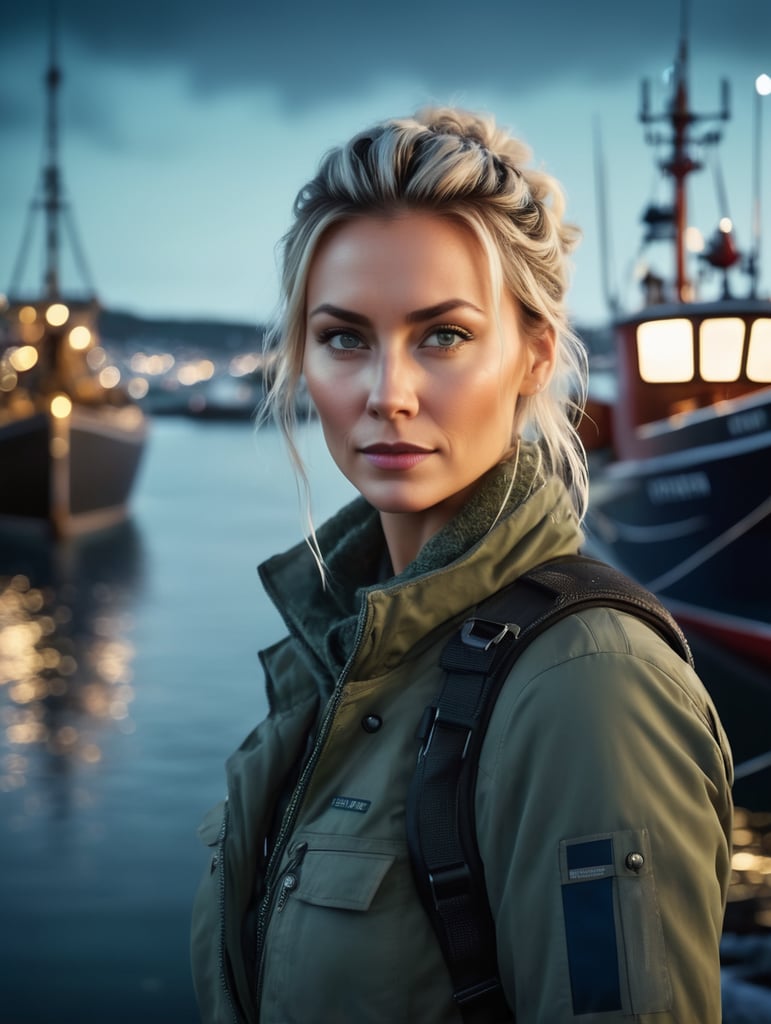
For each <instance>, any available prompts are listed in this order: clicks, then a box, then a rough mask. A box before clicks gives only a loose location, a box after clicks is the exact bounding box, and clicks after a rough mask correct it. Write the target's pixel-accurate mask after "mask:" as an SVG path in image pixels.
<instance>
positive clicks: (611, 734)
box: [483, 608, 730, 774]
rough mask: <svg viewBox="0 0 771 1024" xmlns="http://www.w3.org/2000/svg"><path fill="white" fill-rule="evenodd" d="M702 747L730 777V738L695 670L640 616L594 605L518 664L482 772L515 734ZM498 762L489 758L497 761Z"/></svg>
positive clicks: (555, 629)
mask: <svg viewBox="0 0 771 1024" xmlns="http://www.w3.org/2000/svg"><path fill="white" fill-rule="evenodd" d="M683 733H687V734H688V737H689V742H690V743H692V744H696V745H698V746H700V747H703V748H704V749H703V754H704V756H708V757H709V760H710V761H711V762H714V765H715V770H716V769H717V766H718V765H719V766H720V767H721V768H722V770H723V771H725V772H727V773H729V774H730V750H729V747H728V741H727V739H726V737H725V734H724V732H723V729H722V726H721V725H720V721H719V718H718V715H717V712H716V710H715V708H714V705H713V703H712V700H711V698H710V696H709V694H708V693H707V691H706V689H705V687H704V685H703V683H702V682H701V680H700V679H699V677H698V675H697V674H696V672H695V671H694V669H693V668H692V667H691V666H690V665H689V664H688V663H687V662H686V661H685V660H684V659H683V658H682V657H680V656H679V655H678V654H677V653H676V652H675V651H674V650H673V649H672V648H671V647H670V646H669V644H668V643H667V642H666V641H665V640H664V639H663V638H662V637H660V636H659V635H658V634H657V633H656V632H655V631H654V630H653V629H652V628H651V627H650V626H648V625H647V624H646V623H644V622H642V621H641V620H640V619H638V618H636V617H635V616H634V615H631V614H627V613H625V612H621V611H617V610H615V609H611V608H591V609H588V610H584V611H580V612H577V613H574V614H572V615H569V616H567V617H566V618H565V619H563V620H562V621H560V622H558V623H556V624H555V625H554V626H552V627H550V628H549V629H547V630H546V631H545V632H544V633H543V634H542V635H541V636H540V637H538V638H537V639H536V640H535V641H533V643H532V644H531V645H530V647H529V648H528V649H527V650H526V651H525V652H524V653H523V654H522V656H521V657H520V658H519V659H518V660H517V661H516V662H515V664H514V666H513V668H512V670H511V672H510V674H509V677H508V679H507V680H506V682H505V684H504V686H503V689H502V691H501V694H500V697H499V699H498V702H497V703H496V707H495V709H494V711H493V714H492V717H491V721H490V728H489V730H488V737H487V739H486V741H485V748H484V750H483V768H484V767H485V766H486V767H487V768H488V769H489V768H492V761H495V760H497V759H498V757H500V756H501V754H502V752H503V751H504V749H505V750H507V751H508V753H509V754H510V752H511V749H512V747H513V746H515V744H514V743H513V738H514V737H519V738H521V739H522V740H523V741H524V742H526V743H530V742H531V741H532V740H533V739H534V737H536V736H537V737H540V740H539V743H540V744H541V745H542V746H543V745H544V744H547V745H548V743H549V740H550V741H551V743H552V744H554V746H555V748H556V747H558V746H559V745H560V744H562V745H564V746H568V747H569V746H571V745H573V746H575V745H576V744H577V743H578V744H580V745H581V746H582V747H584V748H586V747H587V746H589V745H591V744H592V743H596V744H599V745H602V746H608V745H612V746H613V747H615V748H618V747H620V746H623V745H624V744H625V743H626V744H640V745H641V746H647V744H648V742H654V745H655V742H657V741H656V740H655V737H658V741H662V740H663V737H664V736H667V737H668V740H671V741H672V742H679V739H677V737H678V734H683ZM491 759H492V761H491Z"/></svg>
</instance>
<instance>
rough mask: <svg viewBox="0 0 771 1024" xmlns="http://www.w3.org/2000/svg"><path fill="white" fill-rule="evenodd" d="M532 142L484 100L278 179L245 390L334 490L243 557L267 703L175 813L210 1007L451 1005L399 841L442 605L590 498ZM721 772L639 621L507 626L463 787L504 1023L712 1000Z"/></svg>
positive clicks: (527, 549)
mask: <svg viewBox="0 0 771 1024" xmlns="http://www.w3.org/2000/svg"><path fill="white" fill-rule="evenodd" d="M527 157H528V153H527V151H526V150H525V148H524V147H523V146H522V145H521V144H520V143H518V142H517V141H515V140H513V139H512V138H510V137H509V136H508V135H506V134H505V133H504V132H502V131H501V130H499V129H498V128H496V126H495V125H494V124H493V122H492V121H491V120H489V119H486V118H480V117H476V116H473V115H470V114H467V113H464V112H460V111H454V110H433V111H428V112H425V113H423V114H422V115H419V116H417V117H416V118H415V119H406V120H394V121H388V122H385V123H383V124H381V125H379V126H376V127H375V128H374V129H372V130H370V131H366V132H363V133H361V134H360V135H358V136H356V137H355V138H353V139H352V140H351V141H350V142H349V143H348V144H347V145H346V146H343V147H341V148H339V149H336V150H333V151H332V152H331V153H329V154H328V155H327V157H326V158H325V160H324V161H323V163H322V165H321V167H320V170H319V172H318V174H317V175H316V177H315V178H314V179H313V180H312V181H311V182H310V183H309V184H308V185H307V186H306V187H305V188H304V189H303V190H302V191H301V192H300V194H299V196H298V199H297V201H296V204H295V219H294V223H293V225H292V227H291V229H290V231H289V232H288V234H287V236H286V238H285V240H284V273H283V294H284V312H283V317H282V321H281V324H280V326H279V328H278V369H277V376H276V380H275V386H274V388H273V392H272V395H271V403H272V407H273V409H274V411H275V412H276V415H277V417H278V419H279V421H280V423H281V424H282V426H283V427H284V429H285V430H286V432H287V435H288V438H289V442H290V450H291V451H292V452H293V453H294V458H295V461H296V462H297V456H296V452H295V450H294V448H293V446H292V442H291V424H292V410H293V409H294V407H295V401H294V399H295V390H296V387H297V385H298V383H299V381H300V379H301V377H302V378H304V381H305V384H306V386H307V389H308V392H309V394H310V396H311V398H312V400H313V402H314V405H315V407H316V409H317V410H318V414H319V417H320V420H321V424H322V427H323V430H324V434H325V438H326V441H327V444H328V446H329V449H330V452H331V453H332V456H333V458H334V460H335V461H336V463H337V465H338V466H339V467H340V469H341V470H342V472H343V473H344V474H345V475H346V476H347V477H348V479H349V480H350V481H351V482H352V483H353V484H354V485H355V487H356V488H357V489H358V491H359V492H360V494H361V497H360V498H359V499H357V500H356V501H354V502H353V503H352V504H351V505H349V506H348V507H347V508H344V509H343V510H342V511H341V512H340V513H339V514H338V515H337V516H335V517H334V518H333V519H332V520H330V521H329V522H327V523H326V524H325V525H323V526H322V527H320V528H319V530H318V532H317V533H315V532H314V531H313V530H312V529H311V535H310V538H309V541H308V543H307V544H300V545H298V546H297V547H295V548H293V549H292V550H291V551H289V552H286V553H285V554H281V555H278V556H276V557H274V558H272V559H270V560H269V561H268V562H267V563H266V564H265V565H263V566H262V567H261V576H262V580H263V583H264V585H265V587H266V589H267V591H268V593H269V594H270V596H271V598H272V599H273V601H274V602H275V603H276V605H277V607H278V608H279V610H280V611H281V613H282V615H283V617H284V619H285V621H286V624H287V626H288V630H289V637H288V638H287V639H285V640H282V641H280V642H279V643H278V644H276V645H275V646H274V647H272V648H270V649H269V650H268V651H266V652H264V653H263V655H262V660H263V665H264V668H265V672H266V676H267V688H268V695H269V702H270V714H269V717H268V718H267V719H266V721H264V722H263V723H262V724H261V725H260V726H258V728H257V729H256V730H255V731H254V732H253V733H252V734H251V735H250V736H249V737H248V738H247V739H246V741H245V742H244V744H243V745H242V747H241V748H240V749H239V750H238V751H237V752H236V753H235V754H234V755H233V756H232V757H231V758H230V760H229V762H228V793H229V799H228V801H226V803H225V804H224V805H222V806H220V807H219V808H215V810H214V811H213V812H212V813H211V814H210V816H209V818H208V819H207V820H206V821H205V822H204V824H203V825H202V827H201V835H202V837H203V839H204V841H205V842H207V843H209V844H210V845H211V846H212V847H213V856H212V860H211V866H210V870H209V871H208V872H207V874H206V876H205V878H204V880H203V882H202V884H201V888H200V891H199V894H198V898H197V901H196V907H195V911H194V921H193V965H194V975H195V982H196V990H197V994H198V999H199V1004H200V1007H201V1013H202V1017H203V1020H204V1021H206V1022H207V1024H208V1022H219V1021H223V1022H224V1021H233V1020H236V1021H257V1020H259V1021H260V1022H263V1024H278V1022H281V1024H286V1022H293V1024H314V1022H319V1024H321V1022H324V1024H330V1022H352V1024H353V1022H355V1024H360V1022H365V1021H372V1022H383V1024H385V1022H390V1024H395V1022H413V1021H414V1022H421V1024H440V1022H441V1024H445V1022H457V1021H459V1020H460V1014H459V1010H458V1008H457V1006H456V1005H455V1003H454V1002H453V998H452V987H451V984H450V979H449V975H448V969H447V966H446V964H445V962H444V961H443V958H442V954H441V951H440V947H439V945H438V942H437V940H436V937H435V935H434V933H433V931H432V928H431V924H430V922H429V920H428V917H427V915H426V913H425V911H424V909H423V906H422V905H421V903H420V901H419V899H418V895H417V890H416V888H415V883H414V881H413V877H412V873H411V868H410V862H409V857H408V853H407V842H406V836H405V799H406V794H407V789H408V785H409V782H410V778H411V777H412V774H413V770H414V766H415V758H416V754H417V750H418V741H417V740H416V738H415V734H416V728H417V724H418V720H419V718H420V716H421V713H422V711H423V709H424V708H425V707H426V706H427V705H428V704H429V703H430V702H431V700H432V698H433V697H434V695H435V694H436V693H437V691H438V689H439V687H440V683H441V675H442V674H441V670H440V667H439V653H440V651H441V650H442V647H443V645H444V643H445V642H446V641H447V639H448V638H449V636H450V635H451V634H452V633H453V632H454V630H455V629H456V628H457V626H458V625H459V623H460V622H462V621H463V620H464V619H465V618H466V617H467V616H468V614H469V610H470V609H472V608H473V607H474V606H475V605H476V604H478V603H479V602H480V601H482V600H484V599H485V598H486V597H488V596H489V595H490V594H492V593H494V592H496V591H498V590H499V589H501V588H502V587H504V586H506V585H507V584H509V583H510V582H511V581H513V580H514V579H516V578H517V577H518V576H519V575H520V574H521V573H523V572H524V571H526V570H528V569H530V568H532V567H533V566H535V565H537V564H539V563H541V562H543V561H545V560H547V559H550V558H554V557H556V556H560V555H565V554H571V553H574V552H576V551H577V549H578V547H579V545H580V543H581V539H582V538H581V532H580V525H579V524H580V519H581V516H582V514H583V510H584V506H585V500H586V490H587V474H586V465H585V461H584V456H583V451H582V449H581V446H580V443H579V442H578V439H577V437H576V434H575V431H574V427H573V423H574V420H575V409H574V406H573V404H572V399H571V396H572V395H573V396H574V395H576V394H580V393H581V390H582V368H583V358H582V355H581V349H580V346H579V344H578V343H577V341H576V339H575V338H574V337H573V335H572V334H571V333H570V331H569V330H568V327H567V323H566V313H565V306H564V294H565V288H566V276H567V275H566V265H567V254H568V252H569V251H570V249H571V248H572V245H573V244H574V242H575V239H576V233H575V231H574V229H572V228H571V227H569V226H567V225H566V224H565V223H563V220H562V214H563V201H562V197H561V193H560V191H559V187H558V186H557V184H556V182H554V181H553V180H552V179H551V178H550V177H549V176H547V175H546V174H544V173H541V172H538V171H534V170H532V169H529V168H528V167H527ZM730 772H731V767H730V753H729V751H728V746H727V743H726V741H725V737H724V735H723V732H722V730H721V728H720V726H719V724H718V722H717V716H716V714H715V711H714V708H713V707H712V705H711V702H710V700H709V698H708V696H707V694H706V693H705V691H704V689H703V687H702V686H701V684H700V683H699V681H698V679H697V678H696V676H695V675H694V673H693V672H692V670H691V669H690V667H689V666H688V665H687V664H686V663H685V661H683V660H682V659H680V658H678V657H677V656H676V655H675V654H674V653H673V652H672V651H671V650H670V649H669V648H668V647H667V645H666V644H665V643H664V642H663V641H662V640H661V639H660V638H659V637H658V636H657V635H656V634H654V632H653V631H652V630H651V629H650V628H649V627H648V626H646V625H644V624H643V623H642V622H640V621H639V620H638V619H636V618H634V617H630V616H628V615H625V614H623V613H620V612H617V611H611V610H609V609H604V608H595V609H592V610H591V611H585V612H581V613H580V614H574V615H571V616H569V617H568V618H567V619H565V620H563V621H562V622H561V623H559V624H558V625H555V626H553V627H551V628H550V629H549V630H548V631H547V633H545V634H544V635H543V636H541V637H540V638H539V639H538V640H536V641H535V642H534V643H533V644H532V645H531V646H530V647H529V648H528V650H527V651H526V652H525V654H524V655H523V656H522V657H521V658H520V660H519V661H518V662H517V663H516V665H515V666H514V668H513V669H512V671H511V673H510V676H509V678H508V679H507V680H506V684H505V686H504V688H503V690H502V693H501V695H500V697H499V698H498V701H497V704H496V706H495V710H494V712H493V715H492V719H491V721H490V725H489V729H488V732H487V734H486V738H485V742H484V746H483V748H482V752H481V755H480V761H479V775H478V782H477V787H476V795H475V811H476V822H477V841H478V844H479V849H480V852H481V855H482V860H483V862H484V866H485V884H486V887H487V893H488V897H489V901H490V906H491V908H492V911H493V916H494V918H495V925H496V933H497V959H498V968H499V972H500V977H501V982H502V985H503V990H504V993H505V996H506V1000H507V1002H508V1005H509V1007H510V1008H511V1010H512V1011H514V1012H516V1017H517V1020H518V1021H519V1022H520V1024H528V1022H536V1021H539V1022H561V1021H572V1020H594V1019H602V1020H603V1021H606V1020H607V1021H611V1020H619V1021H621V1020H629V1019H634V1020H639V1021H648V1020H651V1021H653V1020H654V1019H655V1021H656V1022H657V1024H664V1022H666V1021H693V1022H697V1021H698V1022H699V1024H709V1022H713V1021H715V1022H716V1021H718V1020H719V1019H720V988H719V956H718V943H719V937H720V931H721V922H722V912H723V907H724V901H725V895H726V887H727V882H728V877H729V871H730V867H729V858H730V839H729V836H730V825H731V799H730ZM594 840H602V842H603V843H607V848H608V849H612V850H613V851H614V852H613V855H612V859H611V863H609V864H607V865H605V866H604V867H602V869H601V871H600V875H601V876H602V877H603V878H606V877H610V878H612V883H611V884H612V889H609V890H608V891H609V892H612V896H611V897H610V900H611V902H609V903H608V904H607V907H606V910H607V913H608V914H609V915H610V918H611V928H612V934H613V935H614V940H613V942H612V944H611V947H610V948H608V949H606V953H607V956H606V958H605V960H604V961H603V962H593V961H592V960H591V958H586V957H583V958H582V957H581V954H580V946H581V943H582V936H583V934H584V932H583V930H582V929H587V930H588V931H589V932H591V931H592V929H593V928H596V926H597V920H596V914H595V913H594V911H592V912H591V913H589V914H584V916H583V919H582V918H581V913H582V912H581V911H580V910H579V911H577V912H576V911H574V910H571V911H570V915H568V909H567V904H566V903H565V901H564V899H563V895H564V894H563V888H564V886H565V884H567V881H569V880H568V879H566V877H565V872H566V871H567V870H568V869H569V868H570V862H569V855H568V860H567V861H566V853H565V851H566V850H568V849H569V848H571V847H572V846H575V845H576V844H578V847H580V848H581V849H583V848H584V846H585V845H586V844H587V843H588V844H589V845H591V844H592V843H593V842H594ZM629 851H635V853H634V856H635V857H636V858H638V860H637V861H635V862H634V871H632V870H631V869H629V870H628V865H626V866H625V861H624V858H625V857H626V858H628V856H629ZM629 863H630V864H631V863H632V862H631V861H630V862H629ZM566 864H567V867H566ZM641 865H643V867H642V869H641ZM594 870H595V869H594V868H593V869H592V871H594ZM591 873H592V872H591V871H590V872H589V874H590V875H591ZM579 876H581V872H580V871H579ZM581 877H583V876H581ZM571 878H572V875H571ZM577 891H578V890H577ZM583 891H584V890H580V892H583ZM587 891H588V890H587ZM576 913H577V914H578V916H576ZM568 917H570V919H569V920H568ZM606 923H607V922H606ZM577 950H578V951H577ZM595 1011H596V1012H598V1013H599V1012H601V1017H595ZM654 1014H655V1017H654V1016H653V1015H654ZM491 1019H492V1018H491Z"/></svg>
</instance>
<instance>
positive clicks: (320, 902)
mask: <svg viewBox="0 0 771 1024" xmlns="http://www.w3.org/2000/svg"><path fill="white" fill-rule="evenodd" d="M395 859H396V858H395V857H394V856H393V855H391V854H383V853H352V852H350V851H341V850H308V853H307V854H306V856H305V859H304V861H303V865H302V872H301V874H300V879H299V885H298V886H297V890H296V892H295V898H296V899H300V900H303V901H304V902H305V903H310V904H312V905H314V906H317V907H337V908H338V909H340V910H368V909H369V906H370V904H371V903H372V900H373V899H374V897H375V893H376V892H377V890H378V888H379V887H380V883H381V882H382V881H383V879H384V878H385V876H386V874H387V872H388V869H389V868H390V867H391V865H392V864H393V862H394V860H395Z"/></svg>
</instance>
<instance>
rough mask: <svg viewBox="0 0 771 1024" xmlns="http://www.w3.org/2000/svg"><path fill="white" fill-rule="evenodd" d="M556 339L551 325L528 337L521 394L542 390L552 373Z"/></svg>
mask: <svg viewBox="0 0 771 1024" xmlns="http://www.w3.org/2000/svg"><path fill="white" fill-rule="evenodd" d="M556 354H557V340H556V338H555V336H554V329H553V328H552V327H543V328H541V329H540V331H539V333H538V334H536V335H533V336H531V337H530V338H528V341H527V356H526V360H527V361H526V369H525V375H524V377H523V378H522V386H521V387H520V394H521V395H534V394H536V393H537V392H538V391H543V390H544V389H545V388H546V385H547V384H548V383H549V381H550V379H551V375H552V374H553V373H554V364H555V362H556Z"/></svg>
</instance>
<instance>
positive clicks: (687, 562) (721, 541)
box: [645, 498, 771, 593]
mask: <svg viewBox="0 0 771 1024" xmlns="http://www.w3.org/2000/svg"><path fill="white" fill-rule="evenodd" d="M770 514H771V498H766V500H765V501H762V502H761V503H760V505H758V507H757V508H755V509H753V510H752V512H748V513H747V515H746V516H744V518H743V519H740V520H739V522H738V523H734V525H733V526H730V527H729V528H728V529H727V530H725V531H724V532H723V533H721V534H720V535H719V536H718V537H715V538H714V539H713V540H711V541H710V542H709V543H708V544H705V545H704V547H702V548H699V550H698V551H695V552H694V553H693V554H692V555H690V556H689V557H688V558H686V559H684V560H683V561H682V562H680V564H679V565H676V566H674V567H673V568H672V569H670V570H669V572H665V573H663V574H662V575H661V576H659V577H658V578H657V579H655V580H650V581H649V582H648V583H646V584H645V586H646V587H647V588H648V590H652V591H653V592H654V593H657V592H659V591H661V590H665V589H666V588H667V587H668V586H670V585H671V584H672V583H676V582H677V581H678V580H679V579H682V578H683V576H687V575H688V573H689V572H692V571H693V570H694V569H697V568H698V567H699V566H700V565H703V563H704V562H707V561H709V559H710V558H712V557H713V555H716V554H718V552H720V551H722V550H723V549H724V548H727V547H728V545H729V544H732V543H733V542H734V541H735V540H738V539H739V537H741V536H742V535H743V534H745V533H747V532H748V531H749V530H751V529H752V528H753V526H757V524H758V523H760V522H762V521H763V520H764V519H765V518H766V516H768V515H770Z"/></svg>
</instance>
